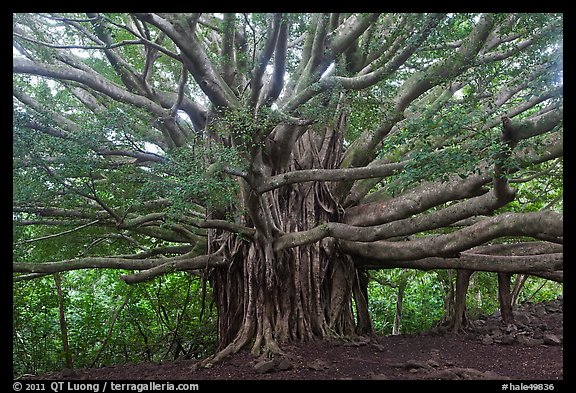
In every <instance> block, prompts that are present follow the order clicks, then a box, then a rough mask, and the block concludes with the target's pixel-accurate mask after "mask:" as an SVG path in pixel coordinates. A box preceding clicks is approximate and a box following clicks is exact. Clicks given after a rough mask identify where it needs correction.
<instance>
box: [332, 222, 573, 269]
mask: <svg viewBox="0 0 576 393" xmlns="http://www.w3.org/2000/svg"><path fill="white" fill-rule="evenodd" d="M563 231H564V228H563V216H562V215H561V214H559V213H555V212H552V211H540V212H530V213H504V214H501V215H498V216H495V217H491V218H488V219H486V220H483V221H481V222H479V223H477V224H474V225H471V226H469V227H466V228H463V229H460V230H458V231H455V232H452V233H449V234H444V235H437V236H429V237H423V238H417V239H415V240H410V241H404V242H402V241H397V242H393V241H376V242H372V243H361V242H351V241H346V240H341V241H340V242H339V243H340V246H341V247H342V249H343V250H344V251H345V252H347V253H350V254H354V255H357V256H359V257H362V258H368V259H372V260H374V261H380V262H376V263H381V264H386V263H390V262H393V261H410V260H412V261H413V260H417V259H422V258H427V257H438V256H441V257H450V258H453V257H455V256H457V255H458V254H459V253H460V252H463V251H466V250H468V249H470V248H472V247H475V246H479V245H481V244H484V243H486V242H488V241H490V240H493V239H497V238H500V237H504V236H529V237H533V238H537V239H544V240H548V241H550V240H554V242H558V243H561V241H562V238H563Z"/></svg>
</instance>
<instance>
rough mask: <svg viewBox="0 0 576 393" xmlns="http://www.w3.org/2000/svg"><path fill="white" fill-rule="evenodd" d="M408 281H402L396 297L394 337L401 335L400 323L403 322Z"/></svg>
mask: <svg viewBox="0 0 576 393" xmlns="http://www.w3.org/2000/svg"><path fill="white" fill-rule="evenodd" d="M407 283H408V282H407V281H406V280H402V281H401V282H400V284H399V285H398V295H397V296H396V311H395V312H394V324H393V325H392V335H394V336H396V335H398V334H400V323H401V322H402V302H403V300H404V290H405V289H406V284H407Z"/></svg>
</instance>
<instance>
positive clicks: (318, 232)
mask: <svg viewBox="0 0 576 393" xmlns="http://www.w3.org/2000/svg"><path fill="white" fill-rule="evenodd" d="M514 196H515V192H514V191H512V190H508V193H507V194H506V195H505V197H504V198H502V197H500V196H498V195H496V193H495V192H489V193H486V194H484V195H480V196H478V197H475V198H471V199H468V200H465V201H463V202H460V203H456V204H454V205H451V206H449V207H447V208H445V209H442V210H439V211H436V212H433V213H430V214H425V215H419V216H415V217H409V218H405V219H402V220H397V221H393V222H388V223H384V224H381V225H377V226H368V227H358V226H353V225H347V224H342V223H336V222H329V223H325V224H322V225H320V226H318V227H316V228H313V229H310V230H308V231H302V232H295V233H289V234H286V235H284V236H281V237H280V238H278V239H277V240H276V242H275V243H274V248H275V250H277V251H279V250H283V249H286V248H290V247H295V246H300V245H303V244H309V243H313V242H316V241H318V240H320V239H322V238H325V237H329V236H330V237H334V238H337V239H341V240H349V241H360V242H371V241H376V240H382V239H387V238H391V237H398V236H406V235H411V234H414V233H417V232H422V231H428V230H432V229H437V228H441V227H444V226H447V225H450V224H452V223H454V222H457V221H459V220H462V219H464V218H467V217H471V216H475V215H479V214H489V213H491V212H493V211H494V210H496V209H498V208H499V207H502V206H504V205H506V204H507V203H509V202H511V201H512V200H513V199H514Z"/></svg>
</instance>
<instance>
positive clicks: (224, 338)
mask: <svg viewBox="0 0 576 393" xmlns="http://www.w3.org/2000/svg"><path fill="white" fill-rule="evenodd" d="M307 134H308V135H306V134H305V135H304V136H303V137H302V138H301V140H304V141H307V142H309V145H307V146H304V145H303V142H300V141H299V142H298V143H297V144H296V146H295V149H294V150H293V152H292V157H291V160H289V161H290V163H289V164H288V167H287V168H284V169H283V170H298V169H305V168H306V169H308V168H319V167H320V168H333V167H335V166H336V165H337V163H338V160H339V157H340V154H339V153H340V152H339V149H341V146H340V144H339V142H338V140H337V139H336V138H337V135H338V134H337V133H335V132H331V131H325V134H324V135H322V134H321V133H318V132H317V131H316V132H311V131H308V132H307ZM311 146H314V147H311ZM312 149H313V150H316V154H315V155H311V154H310V151H311V150H312ZM261 168H263V169H261V170H262V172H264V173H266V172H268V173H267V174H274V172H275V171H276V170H275V169H274V167H273V165H272V164H271V163H267V162H266V161H265V160H263V161H262V166H261ZM241 194H242V195H243V196H244V200H243V202H242V203H244V205H245V206H246V207H247V209H246V210H247V215H246V216H244V217H242V218H241V219H240V222H241V223H242V224H243V225H247V226H253V227H254V228H256V235H255V236H254V238H253V239H246V238H244V237H241V236H238V235H236V234H230V233H229V232H222V231H219V230H209V232H208V239H209V246H208V247H209V250H208V251H209V252H215V251H216V250H219V249H220V248H223V249H224V251H223V252H224V255H225V257H226V259H227V260H228V261H229V262H230V265H229V266H227V267H226V268H219V269H215V270H214V271H213V272H212V274H211V277H210V280H211V285H212V287H213V293H214V297H215V304H216V307H217V311H218V335H219V353H218V354H217V355H216V356H215V357H214V358H211V359H208V360H207V362H216V361H218V360H220V359H221V358H223V357H224V356H226V355H228V354H231V353H235V352H237V351H238V350H240V349H241V348H243V347H246V346H250V347H251V351H252V353H253V354H255V355H258V354H261V353H265V354H267V355H269V356H272V355H274V354H281V353H282V351H281V349H280V345H279V344H281V343H285V342H291V341H307V340H311V339H313V338H323V337H326V336H348V335H352V334H354V333H355V332H356V329H357V330H358V332H359V333H368V332H371V330H372V325H371V322H370V319H369V315H368V304H367V295H368V293H367V283H368V280H367V277H364V276H365V273H364V272H359V271H357V269H356V268H355V265H354V262H353V260H352V258H351V257H350V256H348V255H346V254H344V253H343V252H341V251H340V250H339V248H338V247H337V245H336V242H335V241H334V240H333V239H332V238H325V239H322V240H321V241H319V242H315V243H312V244H309V245H303V246H298V247H293V248H290V249H287V250H285V251H279V252H276V251H274V250H273V248H272V241H273V239H274V231H277V232H286V233H288V232H299V231H305V230H307V229H310V228H313V227H315V226H317V225H320V224H322V223H325V222H333V221H339V220H340V219H341V214H342V211H343V210H342V209H341V207H340V206H339V205H338V203H337V202H336V200H335V198H333V196H332V193H331V189H330V187H329V185H328V184H327V183H324V182H307V183H299V184H295V185H293V186H289V187H283V188H279V189H275V190H273V191H270V192H268V193H265V194H263V195H261V196H259V197H254V196H253V195H250V191H249V190H248V187H245V188H244V189H243V191H242V192H241ZM262 217H264V219H263V218H262ZM266 217H268V218H269V219H268V223H269V222H272V223H273V224H272V225H271V227H272V228H271V229H270V228H268V227H267V226H266ZM353 298H355V299H356V310H357V316H358V321H359V323H358V326H356V323H355V320H354V311H353Z"/></svg>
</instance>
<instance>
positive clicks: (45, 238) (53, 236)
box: [14, 220, 100, 246]
mask: <svg viewBox="0 0 576 393" xmlns="http://www.w3.org/2000/svg"><path fill="white" fill-rule="evenodd" d="M99 222H100V220H94V221H90V222H89V223H87V224H84V225H80V226H79V227H76V228H74V229H70V230H67V231H63V232H58V233H54V234H52V235H46V236H40V237H36V238H34V239H27V240H22V241H20V242H16V243H14V245H15V246H20V245H22V244H27V243H33V242H37V241H41V240H47V239H52V238H55V237H58V236H63V235H67V234H69V233H72V232H76V231H79V230H80V229H83V228H86V227H89V226H91V225H94V224H96V223H99Z"/></svg>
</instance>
